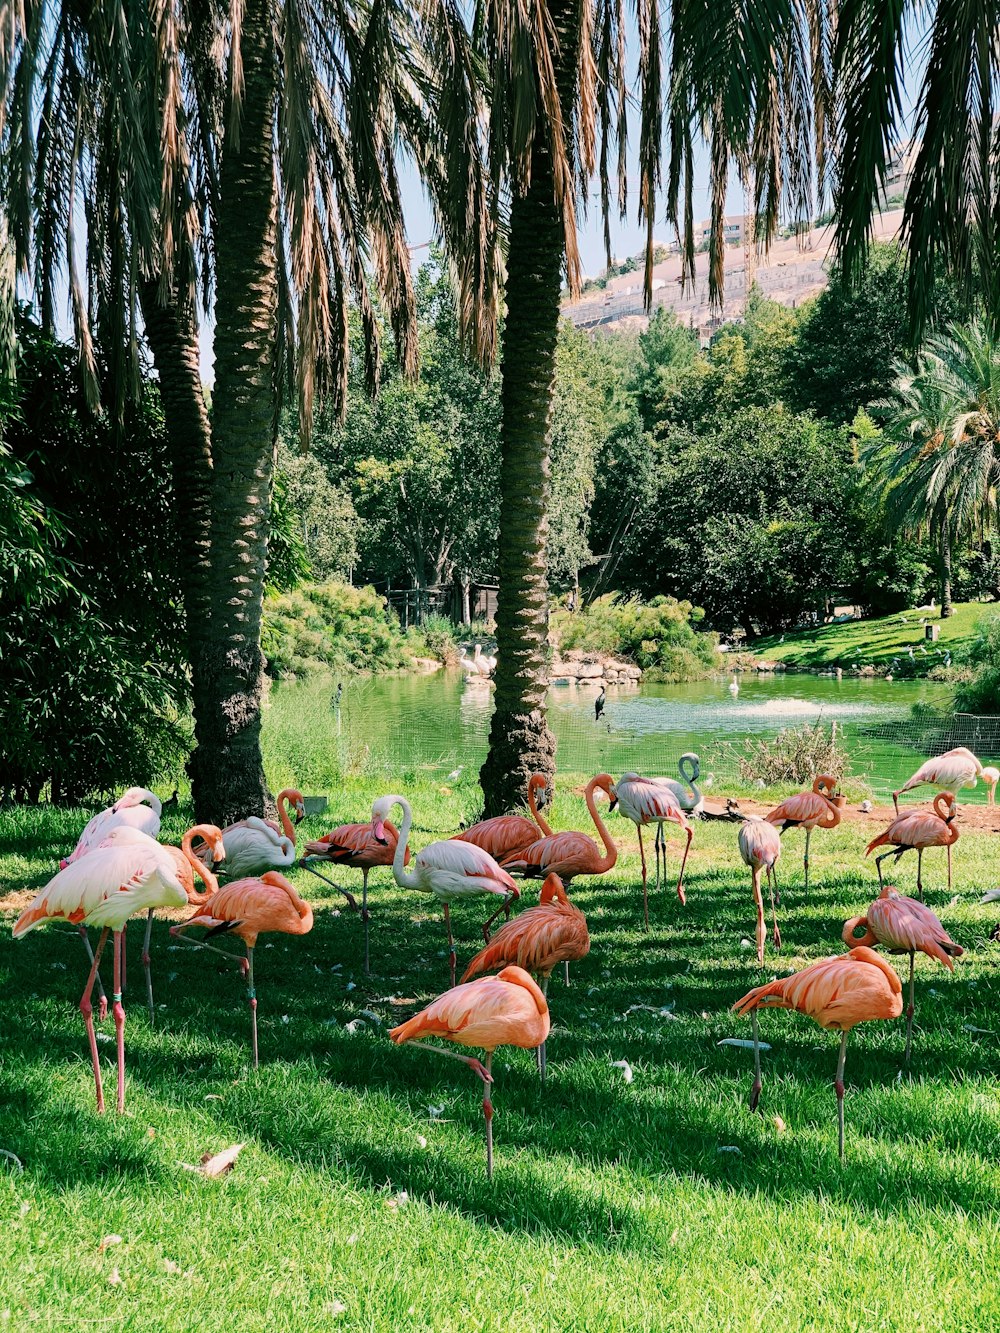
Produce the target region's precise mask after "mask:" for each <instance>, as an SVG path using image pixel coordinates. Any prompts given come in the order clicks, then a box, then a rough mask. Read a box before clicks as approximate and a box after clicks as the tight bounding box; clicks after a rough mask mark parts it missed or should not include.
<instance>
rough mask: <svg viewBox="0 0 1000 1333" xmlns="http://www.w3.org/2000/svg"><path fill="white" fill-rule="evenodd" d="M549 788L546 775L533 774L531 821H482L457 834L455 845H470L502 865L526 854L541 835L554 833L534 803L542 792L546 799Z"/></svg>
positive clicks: (515, 817) (511, 817)
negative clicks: (503, 862)
mask: <svg viewBox="0 0 1000 1333" xmlns="http://www.w3.org/2000/svg"><path fill="white" fill-rule="evenodd" d="M547 786H548V780H547V778H546V777H545V774H544V773H532V775H531V778H530V780H529V782H528V809H529V810H530V811H531V819H526V818H525V816H524V815H496V816H495V817H494V818H493V819H482V820H480V821H479V823H478V824H473V825H472V826H471V827H470V828H467V829H463V831H462V832H461V833H456V834H455V836H454V841H456V842H471V843H472V844H473V845H474V846H476V847H481V848H482V849H483V851H484V852H489V854H490V856H492V857H493V858H494V860H497V861H500V860H502V859H503V857H505V856H514V855H515V854H516V853H517V852H523V851H525V850H526V849H527V848H528V847H530V846H531V844H532V843H533V842H537V840H538V834H539V831H540V832H541V834H542V837H544V838H547V837H550V836H551V835H552V830H551V828H550V827H549V825H548V824H547V823H546V821H545V818H544V816H543V815H542V814H541V813H540V812H539V807H538V805H537V803H536V800H535V793H536V792H541V793H542V795H543V797H544V794H545V790H546V787H547Z"/></svg>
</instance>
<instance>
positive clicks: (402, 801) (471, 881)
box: [372, 796, 518, 985]
mask: <svg viewBox="0 0 1000 1333" xmlns="http://www.w3.org/2000/svg"><path fill="white" fill-rule="evenodd" d="M397 805H398V806H399V807H400V809H401V810H402V811H403V822H402V825H401V827H400V831H399V841H398V842H397V843H396V854H395V856H394V857H393V859H392V874H393V878H394V879H395V881H396V883H397V884H398V885H399V887H400V888H401V889H416V890H418V892H420V893H432V894H433V895H434V897H435V898H437V900H438V901H439V902H440V903H441V904H442V906H443V907H444V924H445V928H446V929H447V931H448V970H449V975H450V977H451V984H452V985H454V984H455V937H454V935H453V934H452V930H451V904H452V903H453V902H455V901H456V900H457V899H461V898H471V897H474V896H476V895H478V894H481V893H495V894H499V895H501V896H502V897H503V898H504V900H505V901H506V902H510V901H511V899H514V898H517V896H518V889H517V885H516V884H515V883H514V881H513V880H512V879H511V877H510V875H509V874H508V873H507V871H506V870H503V869H501V867H500V866H499V865H497V863H496V861H494V859H493V857H492V856H490V854H489V852H484V851H483V849H482V848H481V847H476V846H474V845H473V843H471V842H456V841H454V840H453V839H450V838H449V839H447V840H442V841H440V842H432V843H429V844H428V845H427V846H426V847H423V848H421V850H420V851H419V852H417V854H416V856H415V857H414V858H413V869H412V870H410V871H407V870H406V869H405V863H404V848H405V847H406V844H407V842H408V840H409V837H410V828H411V826H412V823H413V811H412V810H411V808H410V803H409V801H408V800H407V799H406V797H405V796H381V797H379V799H378V800H377V801H376V802H375V804H374V805H373V806H372V833H373V834H374V836H375V838H376V839H378V840H379V841H382V840H384V839H385V824H386V820H387V819H388V818H389V816H390V815H391V814H392V811H393V809H394V808H395V807H396V806H397ZM492 919H493V918H492V917H491V918H490V920H492ZM488 925H489V923H487V925H485V926H484V927H483V935H484V937H485V938H486V940H487V942H488V941H489V930H488Z"/></svg>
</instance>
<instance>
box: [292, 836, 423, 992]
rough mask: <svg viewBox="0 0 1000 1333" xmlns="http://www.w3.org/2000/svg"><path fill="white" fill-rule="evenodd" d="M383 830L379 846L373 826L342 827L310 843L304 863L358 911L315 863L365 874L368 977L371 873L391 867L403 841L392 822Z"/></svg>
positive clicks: (406, 861) (367, 967) (350, 896)
mask: <svg viewBox="0 0 1000 1333" xmlns="http://www.w3.org/2000/svg"><path fill="white" fill-rule="evenodd" d="M383 828H384V836H385V841H384V842H379V841H378V839H377V838H376V837H375V835H374V833H373V832H372V826H371V824H341V825H340V827H339V828H335V829H333V830H332V832H330V833H327V834H326V835H325V837H322V838H319V839H318V840H317V841H316V842H307V843H306V855H305V856H304V857H303V858H302V860H301V862H300V865H301V866H302V868H303V869H304V870H308V871H309V873H310V874H311V875H315V876H316V878H317V879H321V880H322V881H323V883H324V884H329V885H330V887H331V888H333V889H336V890H337V892H338V893H342V894H343V895H344V897H345V898H346V899H347V901H348V903H349V904H350V906H351V907H352V908H354V909H357V906H358V904H357V903H356V902H355V900H354V895H353V894H351V893H348V892H347V890H346V889H342V888H341V887H340V885H339V884H334V882H333V880H332V879H327V877H326V876H325V875H321V874H320V873H319V871H318V870H316V869H315V868H314V863H319V862H324V861H325V862H328V863H330V864H332V865H336V866H349V867H350V868H351V869H352V870H360V871H361V920H362V921H363V922H364V927H365V972H366V973H368V972H370V971H371V967H370V964H369V958H368V872H369V871H370V870H373V869H374V868H375V867H376V866H391V865H392V858H393V857H394V856H395V854H396V843H397V842H398V841H399V833H398V832H397V830H396V829H395V827H394V826H393V825H392V824H390V823H389V822H388V820H387V821H386V822H385V824H384V826H383ZM409 861H410V849H409V847H407V849H406V851H405V853H404V854H403V864H404V865H408V864H409Z"/></svg>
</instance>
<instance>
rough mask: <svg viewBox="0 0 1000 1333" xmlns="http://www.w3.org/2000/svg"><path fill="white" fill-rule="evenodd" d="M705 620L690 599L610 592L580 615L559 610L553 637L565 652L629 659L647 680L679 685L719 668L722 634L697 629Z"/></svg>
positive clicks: (554, 614)
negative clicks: (645, 597)
mask: <svg viewBox="0 0 1000 1333" xmlns="http://www.w3.org/2000/svg"><path fill="white" fill-rule="evenodd" d="M701 618H702V612H701V611H700V610H698V609H697V608H696V607H692V605H691V603H690V602H679V601H677V600H676V599H675V598H673V597H654V598H653V599H652V601H649V602H642V601H640V600H639V598H638V597H621V596H620V595H619V594H618V593H608V594H607V595H606V596H604V597H599V598H598V599H597V600H596V601H594V602H591V604H590V605H589V606H588V607H586V608H585V609H584V610H583V611H581V612H579V613H578V614H573V613H572V612H569V611H556V612H554V613H553V616H552V620H551V628H550V636H551V638H552V641H553V643H554V644H555V645H556V647H557V648H558V649H559V650H560V651H561V652H569V651H570V650H571V649H578V650H579V651H581V652H590V653H600V654H603V655H605V656H608V657H618V658H624V659H625V660H627V661H630V662H634V663H635V665H636V666H639V667H642V669H643V671H644V672H645V674H646V679H647V680H650V681H667V682H671V683H676V682H679V681H686V680H698V679H699V678H701V677H704V676H707V675H710V674H711V673H712V672H713V671H717V670H718V668H719V664H720V659H719V653H718V647H717V645H718V636H717V635H715V634H707V633H699V632H698V631H697V630H695V629H694V628H693V622H697V621H699V620H700V619H701Z"/></svg>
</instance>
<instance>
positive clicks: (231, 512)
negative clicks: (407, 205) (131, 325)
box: [191, 0, 277, 826]
mask: <svg viewBox="0 0 1000 1333" xmlns="http://www.w3.org/2000/svg"><path fill="white" fill-rule="evenodd" d="M241 48H242V59H243V76H244V87H243V98H242V105H241V108H240V112H239V137H238V141H236V140H235V139H234V137H233V134H232V133H231V132H230V133H228V134H227V137H226V143H225V149H224V152H223V159H222V169H221V175H220V190H219V194H220V203H219V210H218V218H217V228H218V235H219V237H220V243H219V246H218V252H217V259H216V300H215V392H214V399H213V412H212V462H213V484H212V524H211V570H210V574H209V578H208V590H209V595H210V597H211V605H212V616H211V620H210V622H209V624H210V632H209V641H208V643H207V644H206V649H205V674H206V693H207V711H206V714H205V716H204V717H203V718H202V719H200V721H201V723H202V725H201V734H200V735H199V737H198V747H197V749H196V750H195V752H194V755H193V756H192V759H191V781H192V793H193V796H194V802H195V812H196V814H197V817H198V818H199V819H206V818H208V819H211V820H212V821H214V822H215V823H216V824H219V825H220V826H222V825H225V824H227V823H229V822H231V821H233V820H236V819H242V818H244V817H245V816H247V815H262V814H263V813H264V811H265V807H266V805H267V803H268V801H269V793H268V789H267V782H266V780H265V778H264V769H263V764H262V760H261V750H260V722H261V717H260V707H261V694H262V689H263V678H264V658H263V654H262V653H261V647H260V626H261V612H262V606H263V600H264V576H265V567H266V561H267V533H268V516H269V509H270V501H271V487H272V482H273V478H274V384H273V370H274V345H275V340H276V338H277V316H276V311H277V254H276V248H275V238H276V228H275V212H276V195H275V180H274V167H273V160H272V152H273V145H272V128H273V119H274V117H273V112H274V99H275V65H274V38H273V33H272V28H271V10H270V7H269V5H268V3H267V0H247V3H246V5H245V8H244V11H243V25H242V37H241Z"/></svg>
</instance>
